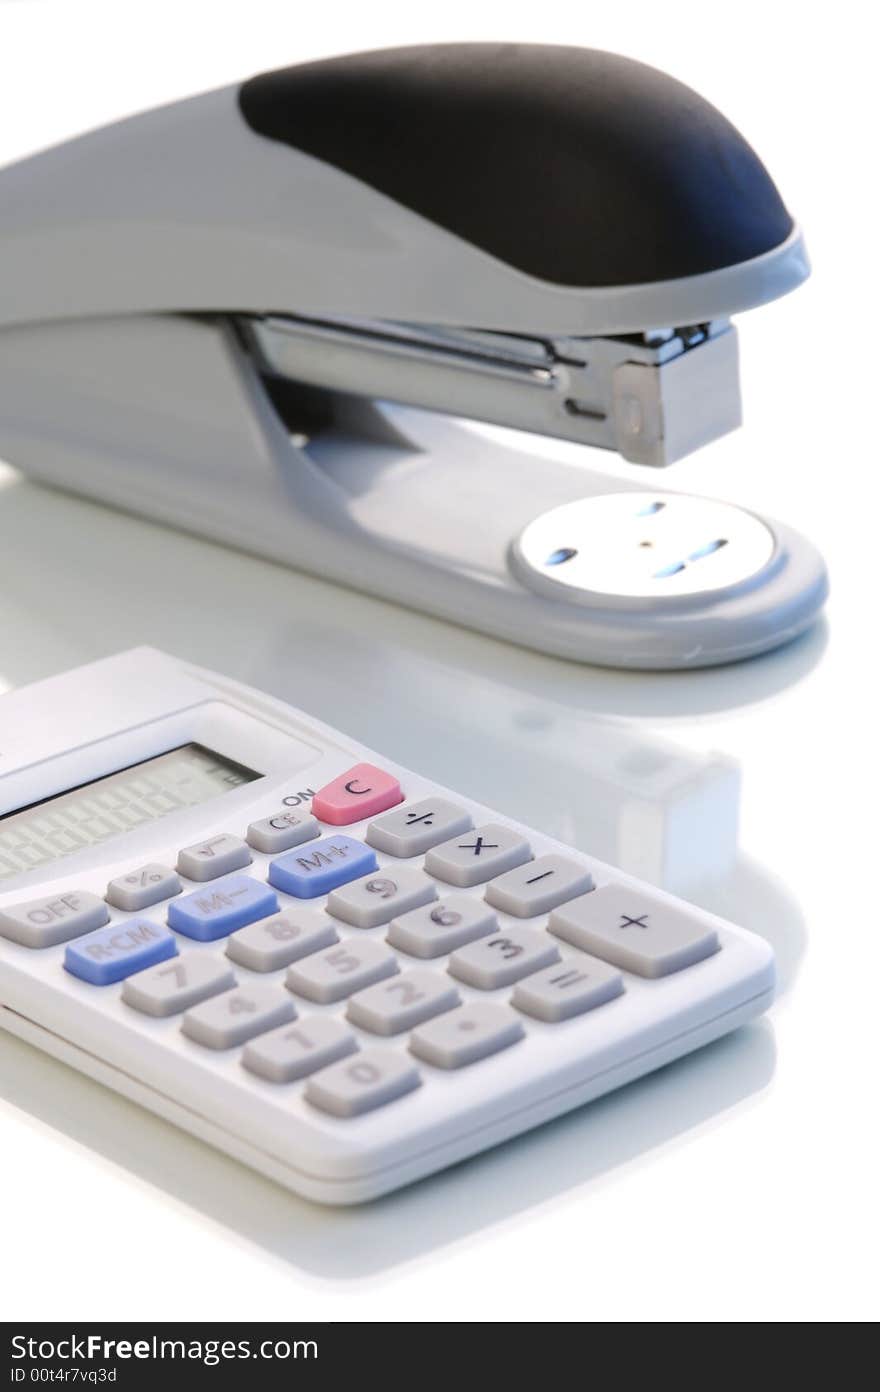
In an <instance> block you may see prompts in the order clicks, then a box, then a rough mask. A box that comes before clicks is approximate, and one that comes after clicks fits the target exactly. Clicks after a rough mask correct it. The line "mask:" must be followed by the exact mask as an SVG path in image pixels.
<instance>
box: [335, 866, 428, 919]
mask: <svg viewBox="0 0 880 1392" xmlns="http://www.w3.org/2000/svg"><path fill="white" fill-rule="evenodd" d="M436 898H437V886H436V885H435V884H434V881H433V880H430V879H429V878H428V876H427V875H426V874H425V872H424V870H412V869H409V868H404V867H402V866H401V867H400V868H399V869H398V868H395V867H389V866H386V867H385V868H384V869H380V870H378V871H375V872H374V873H373V874H372V875H365V876H364V877H363V879H360V880H351V881H349V883H348V884H346V885H341V886H340V887H339V889H334V890H333V891H332V892H331V894H330V895H329V897H328V899H327V911H328V913H331V914H333V915H334V916H335V917H336V918H341V919H343V920H344V921H345V922H346V923H351V924H352V925H353V926H354V927H355V928H378V926H379V924H380V923H388V922H389V921H390V920H391V919H392V918H396V917H397V915H398V914H399V913H406V912H407V910H408V909H417V908H419V907H420V905H422V904H429V903H430V902H431V901H432V900H433V899H436Z"/></svg>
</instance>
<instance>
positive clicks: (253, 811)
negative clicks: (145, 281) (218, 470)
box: [0, 648, 774, 1204]
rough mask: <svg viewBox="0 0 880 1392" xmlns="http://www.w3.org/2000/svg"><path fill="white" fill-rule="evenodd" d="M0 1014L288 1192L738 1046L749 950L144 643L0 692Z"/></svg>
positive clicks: (747, 1009) (382, 1177)
mask: <svg viewBox="0 0 880 1392" xmlns="http://www.w3.org/2000/svg"><path fill="white" fill-rule="evenodd" d="M0 717H2V718H0V1023H2V1025H3V1026H4V1027H5V1028H6V1029H7V1030H9V1031H11V1032H12V1033H13V1034H15V1035H18V1036H20V1037H21V1038H23V1039H25V1040H28V1041H29V1042H30V1043H32V1044H34V1045H36V1046H37V1047H38V1048H41V1049H44V1050H45V1051H46V1052H47V1053H50V1054H52V1055H54V1056H55V1057H56V1058H58V1059H61V1060H63V1061H64V1062H65V1063H68V1064H70V1065H71V1066H73V1067H75V1068H78V1069H80V1070H81V1071H82V1072H84V1073H86V1074H88V1075H89V1076H91V1077H92V1078H95V1079H98V1080H99V1081H100V1082H102V1083H105V1084H106V1085H107V1086H109V1087H111V1088H114V1089H116V1090H117V1091H118V1092H120V1093H123V1094H124V1095H125V1096H126V1097H128V1098H131V1099H133V1100H134V1101H136V1102H138V1103H140V1104H142V1105H143V1106H144V1107H146V1108H148V1109H150V1110H151V1111H153V1112H156V1113H158V1114H159V1115H160V1116H163V1117H165V1118H167V1119H169V1120H170V1121H172V1122H174V1123H176V1124H177V1125H178V1126H180V1127H182V1128H183V1129H184V1130H186V1131H189V1132H192V1133H193V1134H194V1135H196V1136H198V1137H200V1138H201V1139H203V1140H204V1141H206V1142H208V1143H209V1144H211V1145H214V1146H217V1147H218V1148H219V1149H221V1150H223V1151H225V1152H226V1153H228V1154H229V1155H232V1156H234V1157H236V1158H237V1159H239V1160H241V1161H243V1162H244V1163H245V1164H247V1165H250V1166H252V1167H253V1168H254V1169H256V1170H259V1171H260V1172H262V1173H263V1174H265V1175H268V1176H269V1177H270V1178H272V1179H273V1180H276V1181H277V1182H278V1183H280V1184H282V1185H284V1186H286V1187H287V1188H289V1189H291V1190H294V1191H296V1192H297V1193H299V1194H301V1195H304V1196H305V1197H307V1198H309V1199H313V1200H317V1201H319V1202H323V1203H330V1204H348V1203H357V1202H360V1201H363V1200H367V1199H370V1198H373V1197H375V1196H377V1195H380V1194H382V1193H385V1192H387V1191H389V1190H392V1189H395V1188H396V1187H398V1186H400V1185H403V1184H407V1183H409V1182H411V1181H413V1180H416V1179H418V1178H420V1177H422V1176H424V1175H427V1174H429V1173H431V1172H433V1171H435V1170H439V1169H441V1168H442V1167H444V1166H447V1165H450V1164H453V1163H455V1162H456V1161H459V1160H462V1159H464V1158H465V1157H467V1156H470V1155H473V1154H475V1153H476V1152H478V1151H481V1150H484V1149H486V1148H487V1147H489V1146H493V1145H496V1144H497V1143H499V1142H501V1141H504V1140H505V1139H507V1138H509V1137H512V1136H515V1135H517V1134H518V1133H520V1132H522V1131H525V1130H527V1129H528V1128H530V1127H533V1126H537V1125H538V1124H539V1123H540V1122H543V1121H546V1120H548V1119H549V1118H551V1117H555V1116H558V1115H559V1114H561V1113H563V1112H566V1111H569V1110H570V1109H571V1108H573V1107H579V1106H581V1105H582V1104H583V1103H586V1102H589V1101H590V1100H591V1099H593V1098H595V1097H598V1096H600V1095H601V1094H603V1093H607V1092H609V1091H610V1090H611V1089H613V1088H617V1087H620V1086H621V1085H622V1084H624V1083H627V1082H629V1081H630V1080H632V1079H634V1078H637V1077H639V1076H641V1075H642V1074H645V1073H648V1072H650V1071H651V1070H652V1069H655V1068H658V1067H660V1066H662V1065H663V1064H666V1063H669V1062H670V1061H672V1060H673V1059H676V1058H678V1057H680V1056H681V1055H683V1054H686V1053H688V1052H690V1051H691V1050H692V1049H696V1048H698V1047H699V1046H700V1045H703V1044H706V1043H707V1042H709V1041H710V1040H713V1039H716V1038H717V1037H719V1036H720V1035H722V1034H725V1033H726V1032H727V1031H729V1030H732V1029H735V1028H736V1027H737V1026H738V1025H741V1024H742V1023H743V1022H745V1021H746V1020H748V1019H750V1018H751V1017H753V1016H754V1015H756V1014H758V1013H759V1012H760V1011H762V1010H764V1009H765V1008H766V1007H767V1005H768V1004H769V1002H770V1000H771V999H772V995H773V986H774V964H773V955H772V952H771V950H770V948H769V946H768V945H767V943H765V942H764V941H763V940H762V939H761V938H759V937H756V936H754V935H753V934H751V933H749V932H746V931H744V930H743V929H741V928H737V927H734V926H733V925H731V924H729V923H726V922H724V921H723V920H721V919H719V918H717V917H715V916H713V915H711V914H708V913H705V912H704V911H703V910H701V909H698V908H695V907H694V906H693V905H691V904H688V903H685V902H683V901H682V900H679V899H676V898H674V897H672V896H671V895H669V894H666V893H664V892H663V891H661V890H659V889H656V888H654V887H653V886H649V885H646V884H643V883H641V882H639V881H638V880H635V879H633V878H632V877H631V876H628V875H625V874H623V873H622V872H620V871H618V870H615V869H612V868H611V867H610V866H608V865H605V864H602V863H601V862H600V861H598V860H596V859H594V858H593V857H592V856H590V855H589V854H585V853H583V852H581V851H580V850H573V849H572V848H571V847H569V846H564V845H561V844H560V843H559V842H557V841H554V840H552V839H551V838H550V837H548V836H545V835H543V834H542V833H541V832H540V831H538V830H536V829H534V828H532V827H526V826H522V825H521V824H519V823H517V822H515V821H513V820H512V819H511V818H509V817H506V816H504V815H503V814H501V813H498V812H495V811H493V810H492V809H491V808H488V807H484V806H481V805H480V804H478V803H475V802H474V801H473V800H472V799H471V798H469V797H465V796H462V795H461V794H460V793H457V792H456V791H455V790H454V789H450V788H444V787H441V786H439V785H438V784H436V783H434V782H433V781H431V780H430V779H427V778H423V777H421V776H420V775H419V774H417V773H412V772H410V771H409V770H408V769H404V768H401V767H400V766H399V765H397V764H395V763H393V762H392V761H391V760H389V759H386V758H383V757H381V756H380V755H378V754H376V753H374V752H372V751H370V750H368V749H365V748H364V747H363V746H361V745H359V744H358V743H357V742H356V741H355V740H353V739H351V738H349V737H348V736H346V735H344V734H342V733H341V732H339V731H338V730H334V729H331V728H330V727H329V726H327V725H325V724H323V723H322V722H321V721H320V720H317V719H315V718H314V717H313V716H311V715H308V714H306V713H305V712H303V711H300V710H296V709H294V708H293V707H291V706H288V705H286V704H285V703H284V702H282V701H279V700H277V699H274V698H272V697H270V696H267V695H265V694H263V693H262V692H260V691H256V690H252V689H249V688H248V687H246V686H243V685H241V684H239V683H236V682H234V681H231V680H228V679H227V678H225V677H223V676H219V675H215V674H213V673H210V672H207V671H204V670H201V669H199V668H197V667H193V666H191V665H190V664H188V663H186V662H182V661H179V660H177V659H175V658H173V657H170V656H167V655H165V654H163V653H160V652H158V651H156V650H154V649H150V648H136V649H134V650H132V651H129V652H125V653H121V654H119V655H117V656H114V657H111V658H107V659H104V660H102V661H99V662H95V663H92V664H91V665H88V666H85V667H82V668H80V669H78V670H76V671H73V672H69V673H66V674H63V675H60V676H57V677H52V678H49V679H48V680H45V681H41V682H38V683H36V684H34V685H32V686H29V687H25V688H22V689H20V690H17V691H14V692H12V693H10V694H8V695H6V696H4V697H3V698H2V701H0Z"/></svg>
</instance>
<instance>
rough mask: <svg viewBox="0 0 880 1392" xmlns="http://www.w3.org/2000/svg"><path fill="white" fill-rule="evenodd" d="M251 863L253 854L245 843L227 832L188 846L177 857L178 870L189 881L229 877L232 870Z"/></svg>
mask: <svg viewBox="0 0 880 1392" xmlns="http://www.w3.org/2000/svg"><path fill="white" fill-rule="evenodd" d="M250 863H251V853H250V851H249V850H248V848H247V846H246V844H245V843H244V841H241V840H239V838H238V837H237V836H229V835H228V834H227V833H225V832H222V833H221V834H220V835H218V836H209V837H208V839H207V841H199V842H198V844H197V845H195V846H186V847H184V849H183V850H182V851H180V852H179V853H178V856H177V868H178V870H179V871H180V873H181V875H186V877H187V879H188V880H216V878H217V876H218V875H228V874H229V872H230V870H241V869H242V867H243V866H245V865H250Z"/></svg>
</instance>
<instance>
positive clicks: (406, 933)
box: [387, 894, 498, 959]
mask: <svg viewBox="0 0 880 1392" xmlns="http://www.w3.org/2000/svg"><path fill="white" fill-rule="evenodd" d="M497 927H498V919H497V918H496V917H495V915H494V913H493V912H492V910H491V909H489V908H487V906H486V905H485V904H484V903H483V902H482V900H480V899H469V898H467V897H466V896H465V895H464V894H450V895H449V897H448V898H446V899H440V900H438V902H437V903H436V904H429V905H427V906H426V907H425V908H423V909H413V911H412V912H411V913H408V914H403V915H401V917H400V918H395V919H394V920H393V921H392V923H391V926H390V928H389V929H388V933H387V940H388V942H390V943H391V946H392V947H397V948H399V949H400V950H401V952H408V953H409V954H410V956H411V957H422V958H426V959H427V958H431V957H445V956H446V954H447V952H454V951H455V949H456V948H457V947H463V946H464V944H465V943H469V942H473V941H474V939H475V938H482V937H485V935H486V934H487V933H492V932H494V931H495V930H496V929H497Z"/></svg>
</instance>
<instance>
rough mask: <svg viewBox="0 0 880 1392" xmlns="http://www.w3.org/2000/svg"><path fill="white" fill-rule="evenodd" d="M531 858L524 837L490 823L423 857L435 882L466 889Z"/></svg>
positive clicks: (436, 848) (530, 849)
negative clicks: (434, 877) (436, 879)
mask: <svg viewBox="0 0 880 1392" xmlns="http://www.w3.org/2000/svg"><path fill="white" fill-rule="evenodd" d="M531 858H532V848H531V846H530V845H529V843H528V841H526V839H525V837H523V836H519V835H518V834H517V832H515V831H511V830H510V829H509V828H508V827H503V826H497V825H495V824H494V823H490V824H489V825H488V826H481V827H477V828H476V830H474V831H466V832H463V833H462V834H461V835H460V836H454V837H453V838H452V840H451V841H444V843H443V845H442V846H435V847H434V849H433V850H430V851H429V852H428V854H427V855H426V856H425V869H426V870H427V871H428V874H429V875H436V876H437V878H438V880H446V881H447V883H448V884H454V885H457V886H458V888H459V889H469V888H470V887H471V886H472V885H477V884H485V882H486V880H491V879H494V877H495V876H496V875H500V874H502V873H503V872H504V871H505V870H513V869H514V868H515V867H516V866H517V865H522V863H523V861H526V860H531Z"/></svg>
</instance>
